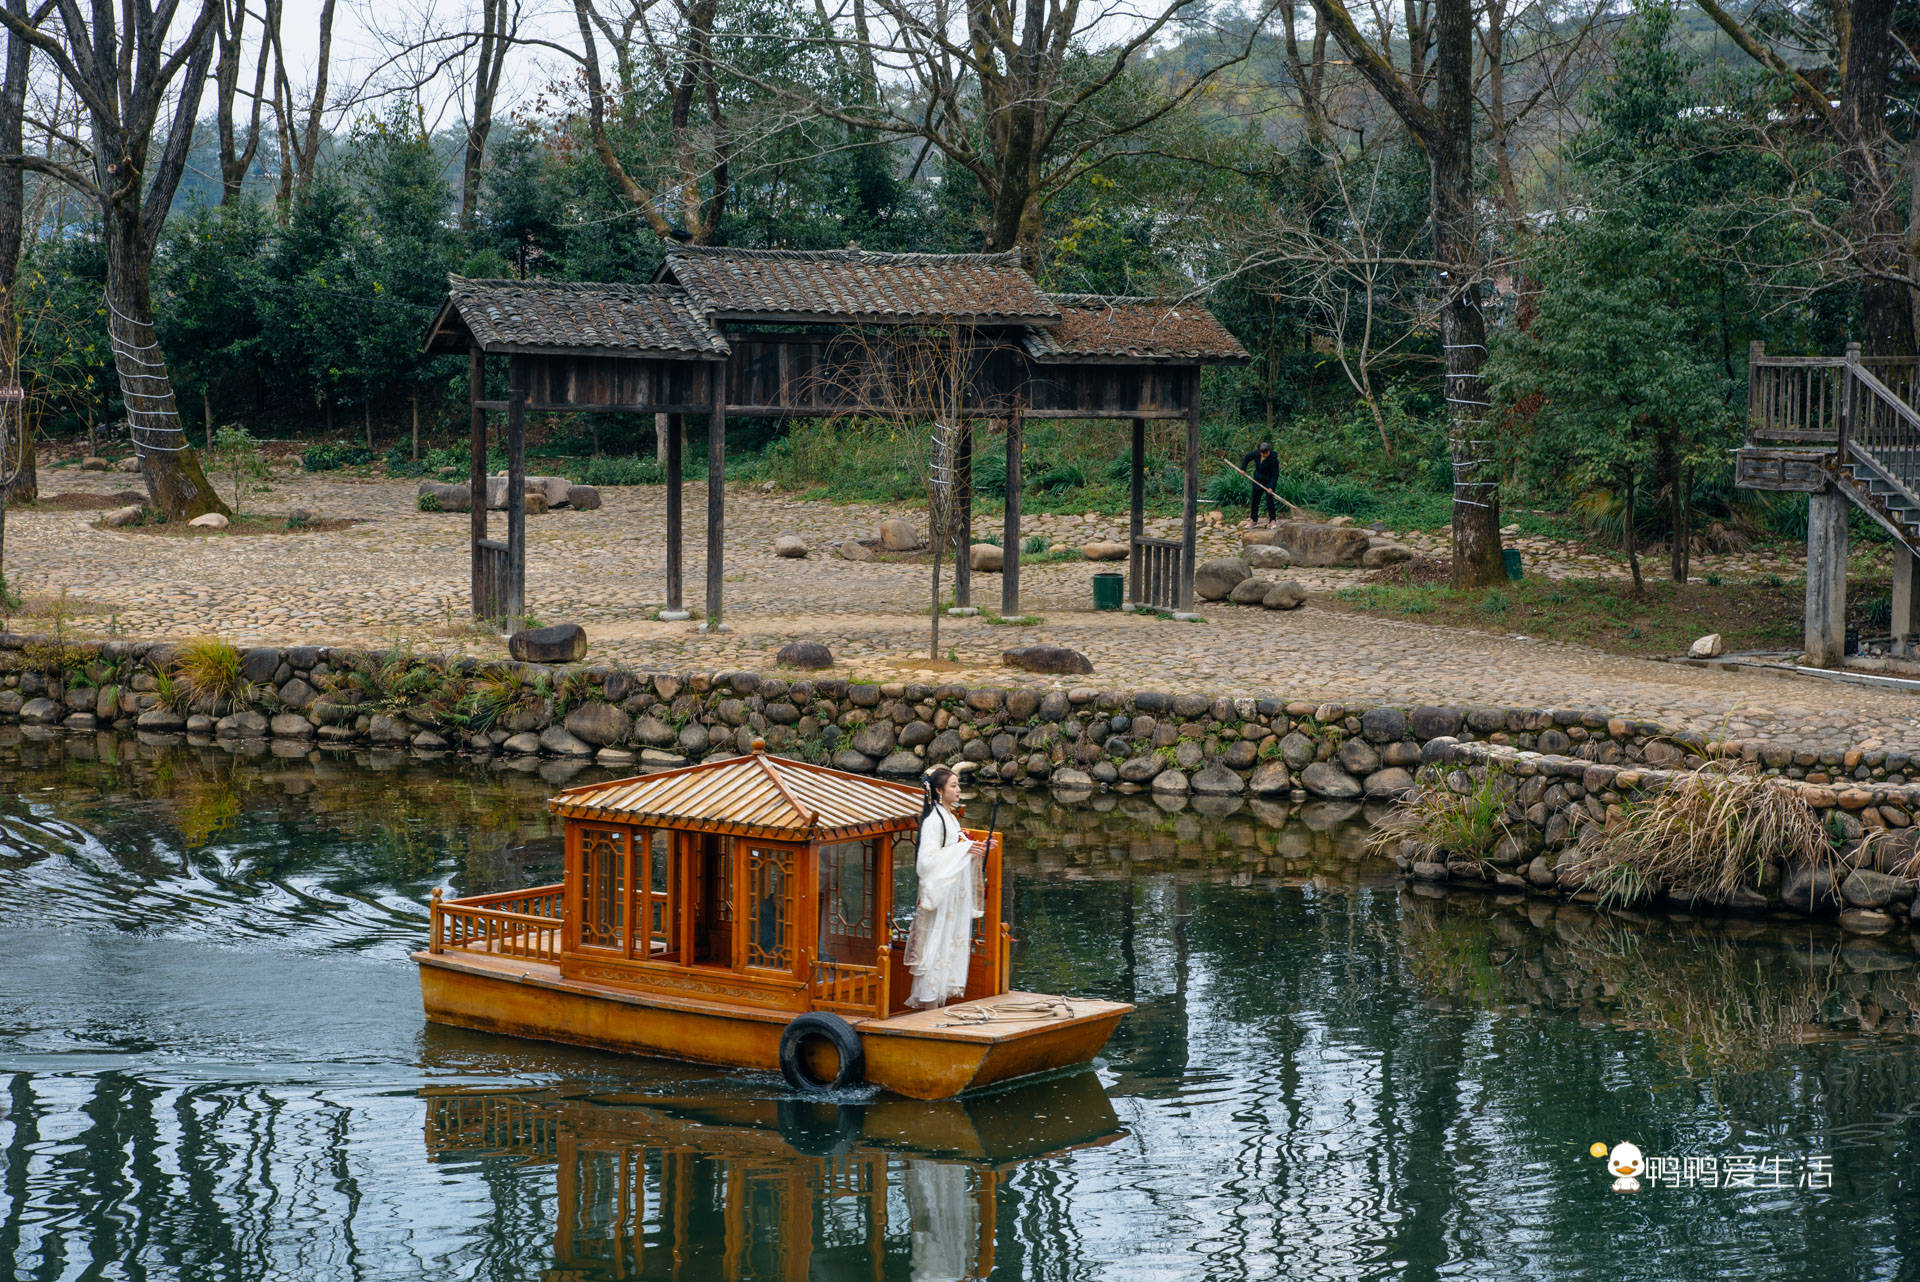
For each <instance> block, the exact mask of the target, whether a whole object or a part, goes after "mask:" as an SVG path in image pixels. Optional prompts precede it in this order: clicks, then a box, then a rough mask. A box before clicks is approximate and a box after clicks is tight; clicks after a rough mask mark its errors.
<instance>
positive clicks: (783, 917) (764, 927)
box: [744, 847, 793, 970]
mask: <svg viewBox="0 0 1920 1282" xmlns="http://www.w3.org/2000/svg"><path fill="white" fill-rule="evenodd" d="M744 907H745V908H746V912H747V965H749V966H758V967H761V968H762V969H766V970H792V969H793V852H792V851H790V850H780V849H773V850H757V849H754V848H752V847H749V848H748V850H747V902H746V904H745V905H744Z"/></svg>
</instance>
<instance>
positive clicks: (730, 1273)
mask: <svg viewBox="0 0 1920 1282" xmlns="http://www.w3.org/2000/svg"><path fill="white" fill-rule="evenodd" d="M423 1094H424V1095H425V1097H426V1104H427V1110H426V1147H427V1153H428V1155H429V1157H430V1158H431V1160H433V1161H435V1162H471V1161H473V1160H474V1159H476V1158H484V1157H494V1156H500V1157H511V1158H513V1159H514V1160H515V1161H516V1162H522V1163H540V1164H546V1163H552V1164H553V1165H554V1167H555V1168H556V1171H557V1177H556V1181H555V1191H556V1197H555V1207H554V1211H555V1215H554V1239H553V1254H554V1267H553V1269H552V1270H551V1271H549V1272H547V1273H546V1274H544V1276H548V1277H554V1278H560V1277H569V1278H570V1277H575V1276H579V1277H587V1276H592V1277H607V1276H619V1277H634V1278H639V1277H682V1276H685V1277H701V1276H708V1275H712V1276H720V1277H728V1278H742V1277H783V1278H792V1279H794V1280H795V1282H805V1279H808V1278H812V1277H819V1276H823V1275H825V1274H829V1273H832V1274H838V1273H850V1272H854V1271H858V1272H860V1273H862V1274H865V1275H867V1276H871V1277H882V1276H902V1275H905V1274H907V1273H915V1274H916V1275H932V1276H945V1277H962V1276H966V1277H974V1278H984V1277H988V1276H990V1275H991V1274H992V1271H993V1264H994V1257H995V1251H996V1247H997V1245H998V1241H997V1239H998V1237H999V1233H998V1221H999V1218H1000V1206H1001V1201H1002V1198H1003V1197H1004V1196H1005V1194H1004V1193H1003V1192H1002V1189H1003V1186H1004V1185H1005V1182H1006V1180H1007V1178H1008V1176H1009V1175H1010V1174H1011V1173H1012V1172H1013V1171H1014V1170H1015V1169H1016V1168H1017V1167H1019V1166H1021V1165H1023V1164H1025V1163H1027V1162H1031V1161H1044V1160H1050V1159H1053V1158H1056V1157H1061V1156H1064V1155H1066V1154H1068V1153H1070V1152H1075V1151H1079V1150H1083V1149H1091V1148H1097V1147H1100V1146H1102V1145H1106V1144H1111V1143H1112V1142H1114V1141H1115V1140H1117V1139H1119V1138H1121V1137H1122V1136H1123V1135H1124V1134H1125V1132H1124V1131H1123V1130H1122V1129H1121V1128H1120V1125H1119V1121H1118V1119H1117V1118H1116V1117H1115V1116H1114V1112H1113V1105H1112V1104H1111V1102H1109V1101H1108V1099H1107V1096H1106V1092H1105V1091H1103V1090H1102V1089H1101V1088H1100V1083H1099V1080H1098V1079H1097V1078H1096V1077H1095V1076H1094V1075H1093V1073H1092V1072H1091V1071H1082V1072H1079V1073H1070V1074H1066V1075H1055V1076H1053V1077H1050V1078H1044V1079H1040V1080H1038V1081H1034V1082H1030V1083H1022V1084H1018V1085H1015V1086H1012V1087H1010V1088H1008V1089H1006V1090H1004V1091H996V1092H994V1093H993V1094H991V1095H989V1096H985V1097H979V1096H975V1097H972V1098H970V1099H967V1100H940V1101H935V1102H931V1103H922V1102H918V1101H911V1100H903V1099H896V1098H891V1097H888V1096H880V1097H878V1098H876V1099H875V1100H874V1101H873V1102H871V1103H869V1104H846V1105H841V1104H833V1103H828V1102H815V1101H810V1100H799V1099H783V1100H772V1099H765V1098H758V1099H753V1098H712V1097H709V1098H705V1099H697V1100H689V1099H675V1098H671V1097H661V1096H654V1095H644V1094H635V1095H630V1096H628V1095H609V1094H605V1093H600V1092H595V1093H593V1094H592V1095H591V1096H589V1097H585V1098H582V1097H580V1096H576V1095H572V1094H570V1093H569V1092H568V1091H567V1090H566V1089H565V1088H560V1089H549V1090H535V1091H523V1090H508V1091H488V1090H474V1089H470V1088H453V1089H431V1090H428V1091H426V1092H423ZM929 1191H931V1192H933V1193H934V1194H935V1196H934V1197H933V1198H928V1197H927V1196H926V1195H927V1193H928V1192H929ZM1016 1196H1018V1195H1016ZM1029 1196H1031V1194H1029ZM890 1199H891V1201H892V1202H893V1207H892V1209H891V1210H890V1209H889V1201H890ZM903 1203H904V1208H905V1210H906V1212H907V1217H906V1218H907V1227H908V1228H909V1229H910V1230H911V1231H910V1232H909V1233H902V1232H901V1231H900V1208H901V1205H902V1204H903ZM902 1256H906V1257H908V1258H906V1259H902V1258H901V1257H902ZM929 1257H933V1258H929ZM936 1259H939V1260H943V1261H944V1262H945V1263H946V1265H947V1267H946V1268H944V1269H932V1268H925V1267H922V1268H921V1269H919V1270H915V1269H913V1268H912V1267H911V1266H912V1265H914V1264H916V1263H917V1264H919V1265H922V1266H926V1265H929V1264H933V1263H935V1261H936ZM862 1266H864V1267H862ZM903 1266H905V1267H903ZM570 1270H578V1272H577V1273H576V1272H572V1271H570Z"/></svg>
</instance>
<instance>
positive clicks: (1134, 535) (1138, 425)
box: [1127, 418, 1147, 605]
mask: <svg viewBox="0 0 1920 1282" xmlns="http://www.w3.org/2000/svg"><path fill="white" fill-rule="evenodd" d="M1127 488H1128V495H1127V599H1128V600H1129V601H1131V602H1133V603H1134V604H1135V605H1138V604H1140V602H1141V601H1143V600H1144V599H1145V598H1144V597H1142V596H1141V595H1140V589H1141V586H1142V584H1141V582H1140V535H1141V532H1142V531H1143V530H1144V529H1145V528H1146V517H1147V420H1145V419H1144V418H1136V419H1134V420H1133V468H1132V470H1131V472H1130V473H1129V481H1128V486H1127Z"/></svg>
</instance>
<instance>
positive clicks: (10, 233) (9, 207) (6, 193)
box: [0, 0, 40, 582]
mask: <svg viewBox="0 0 1920 1282" xmlns="http://www.w3.org/2000/svg"><path fill="white" fill-rule="evenodd" d="M5 3H6V5H7V7H8V9H9V10H10V11H12V12H13V13H14V14H15V15H17V16H22V17H24V16H25V10H26V5H25V2H24V0H5ZM28 63H29V50H28V47H27V42H26V41H25V40H22V39H21V38H20V37H19V36H16V35H11V34H9V35H8V37H7V57H6V80H5V83H4V86H0V151H5V152H8V153H9V154H11V153H14V152H18V151H20V150H21V149H22V143H23V140H24V138H25V135H26V103H27V78H28ZM25 210H26V174H25V172H24V171H22V170H20V169H17V168H8V169H0V356H4V361H3V362H0V364H3V365H4V369H3V370H0V382H4V383H6V384H7V385H8V386H11V387H18V386H20V346H19V344H20V319H19V316H18V315H17V314H16V311H15V307H14V299H13V287H14V282H15V280H16V278H17V277H18V275H19V269H20V250H21V245H22V242H23V241H24V239H25V236H26V225H25V223H24V221H23V219H24V216H25ZM30 409H31V407H30V406H29V404H28V403H27V402H25V401H18V402H14V403H12V404H6V405H0V411H4V412H5V413H6V414H7V416H8V423H7V427H8V429H9V430H11V431H17V432H19V433H21V434H22V435H23V436H25V437H26V440H25V441H23V442H22V443H21V446H20V471H19V472H18V474H16V475H15V476H14V477H13V478H12V479H10V480H9V481H7V483H6V485H5V486H4V488H0V512H4V506H3V505H4V504H7V503H31V502H33V501H34V500H35V499H37V498H38V497H40V478H39V475H38V473H37V472H36V470H35V468H34V465H33V462H34V460H33V445H34V442H33V436H34V433H33V417H32V414H31V413H30V412H29V411H30ZM0 582H4V579H0Z"/></svg>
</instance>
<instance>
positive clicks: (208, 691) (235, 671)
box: [167, 637, 252, 716]
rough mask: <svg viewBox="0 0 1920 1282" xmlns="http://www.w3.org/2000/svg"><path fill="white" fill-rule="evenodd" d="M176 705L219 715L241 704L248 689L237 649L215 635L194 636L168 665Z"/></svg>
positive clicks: (249, 692) (245, 698)
mask: <svg viewBox="0 0 1920 1282" xmlns="http://www.w3.org/2000/svg"><path fill="white" fill-rule="evenodd" d="M168 676H169V677H170V678H171V683H170V684H171V689H170V690H169V691H167V693H170V694H172V695H173V696H174V700H175V701H177V703H178V704H183V705H185V706H186V707H190V708H193V709H194V710H196V711H199V712H205V713H208V714H210V715H213V716H220V715H223V714H224V713H226V712H228V711H231V710H232V709H234V708H237V707H239V706H241V705H242V704H244V703H245V702H246V701H247V698H248V696H249V695H250V694H251V693H252V689H251V687H250V685H249V683H248V681H247V679H246V677H245V676H244V675H242V674H241V671H240V652H239V651H238V650H236V649H234V648H233V646H231V645H229V644H228V643H227V642H225V641H222V640H221V639H220V638H219V637H195V638H194V639H193V640H191V641H188V642H187V643H186V644H184V645H182V646H181V647H180V649H179V652H178V653H176V654H175V655H174V656H173V662H172V663H171V664H170V665H168Z"/></svg>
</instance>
